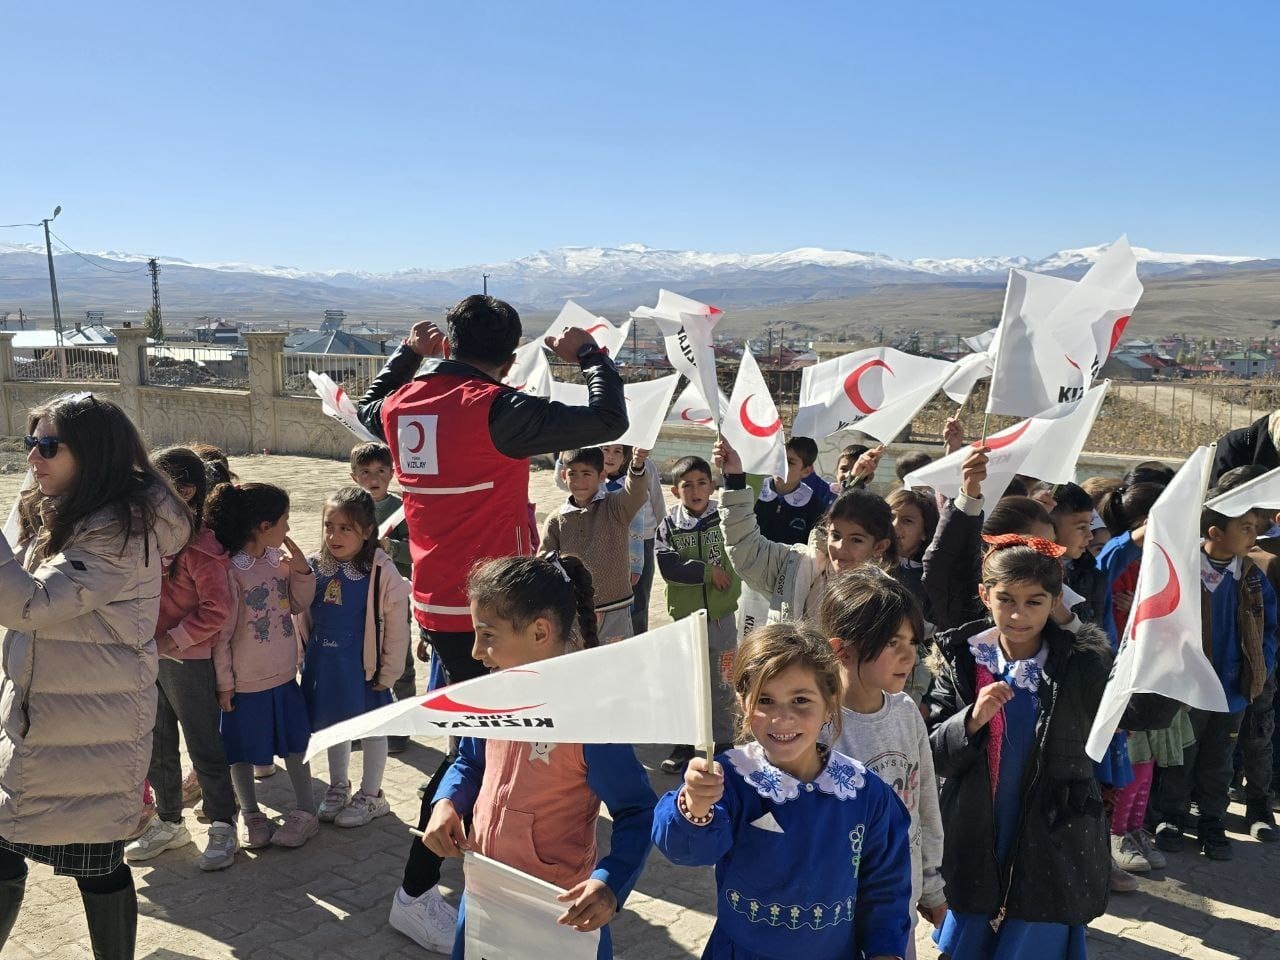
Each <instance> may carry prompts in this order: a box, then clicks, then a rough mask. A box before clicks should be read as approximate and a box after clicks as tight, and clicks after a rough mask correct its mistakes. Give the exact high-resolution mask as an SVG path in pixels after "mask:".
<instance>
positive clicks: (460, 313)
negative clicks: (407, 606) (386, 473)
mask: <svg viewBox="0 0 1280 960" xmlns="http://www.w3.org/2000/svg"><path fill="white" fill-rule="evenodd" d="M446 327H447V334H445V333H441V331H440V330H439V329H438V328H437V327H436V325H435V324H433V323H431V322H429V321H422V322H420V323H417V324H415V325H414V327H413V330H412V331H411V332H410V334H409V337H408V338H407V339H406V340H405V342H404V344H403V345H402V346H401V347H400V349H399V350H397V351H396V352H395V353H394V354H393V355H392V357H391V359H390V360H388V361H387V363H386V366H384V367H383V368H382V370H381V372H380V373H379V374H378V376H377V379H375V380H374V381H373V383H372V384H371V385H370V387H369V390H368V392H367V393H366V394H365V395H364V397H362V398H361V400H360V403H359V409H360V420H361V422H362V423H364V425H365V426H366V427H367V428H368V429H369V430H370V431H371V432H373V433H374V434H375V435H377V436H379V437H382V438H384V439H385V440H386V442H387V446H389V447H390V448H391V459H392V464H393V466H394V468H395V474H396V479H397V480H399V482H400V488H401V491H402V492H403V495H404V506H405V521H406V523H407V524H408V527H409V553H410V556H411V558H412V560H413V608H414V616H415V618H416V619H417V621H418V625H419V626H420V627H421V632H422V640H423V645H420V646H419V650H418V655H419V657H421V658H422V659H426V651H425V646H424V645H430V646H431V647H432V648H433V649H434V650H435V652H436V655H437V657H439V659H440V662H441V663H442V664H443V666H444V671H445V676H446V678H447V680H448V682H449V683H457V682H459V681H461V680H468V679H471V678H472V677H476V676H479V675H481V674H482V673H484V667H483V665H482V664H481V663H480V662H479V661H478V660H475V659H473V658H472V656H471V649H472V646H473V644H474V642H475V634H474V631H473V628H472V624H471V607H470V605H469V604H468V602H467V595H466V579H467V575H468V574H469V573H470V571H471V568H472V567H473V566H474V565H475V564H476V562H477V561H480V560H486V559H489V558H491V557H502V556H510V555H513V554H530V553H533V547H532V543H531V542H530V536H529V533H530V531H529V513H528V511H529V506H528V505H529V458H530V457H532V456H535V455H537V454H543V453H552V452H554V451H557V450H569V449H574V448H577V447H585V446H593V445H597V444H602V443H608V442H609V441H610V440H614V439H616V438H618V437H620V436H621V435H622V434H623V433H624V432H625V431H626V429H627V410H626V403H625V400H624V397H623V393H622V378H621V377H619V376H618V371H617V369H616V368H615V367H614V365H613V362H612V361H611V360H610V359H609V356H608V354H607V353H606V352H605V351H604V350H602V349H601V348H600V347H599V346H598V345H597V344H596V342H595V340H594V339H593V338H592V337H591V335H590V334H588V333H586V332H585V331H583V330H580V329H578V328H571V329H569V330H566V331H565V333H564V335H563V336H560V337H548V338H547V346H548V347H550V348H551V350H552V351H553V352H554V353H555V354H556V356H558V357H559V358H560V359H561V360H564V361H566V362H576V363H578V364H579V365H580V366H581V368H582V375H583V378H584V379H585V380H586V382H587V391H588V405H587V406H585V407H572V406H567V405H565V404H563V403H557V402H554V401H551V400H547V399H545V398H542V397H531V396H527V395H525V394H523V393H521V392H519V391H518V390H515V389H513V388H512V387H508V386H504V385H503V384H502V383H501V382H500V381H501V380H502V378H503V377H504V376H505V375H506V373H507V371H508V370H510V368H511V364H512V362H513V361H514V360H515V349H516V346H517V345H518V344H519V342H520V332H521V331H520V315H519V314H518V313H516V311H515V310H514V309H513V308H512V307H511V306H510V305H509V304H506V303H504V302H503V301H501V300H497V299H495V298H493V297H487V296H478V295H477V296H471V297H467V298H466V299H465V300H463V301H461V302H460V303H459V304H457V306H455V307H454V308H453V309H452V310H450V311H449V314H448V316H447V318H446ZM447 766H448V763H445V764H442V765H441V767H440V770H438V771H437V772H436V775H435V777H433V779H432V782H431V783H430V784H429V785H428V786H427V788H426V796H425V797H424V799H423V803H422V814H421V821H420V822H419V824H418V828H419V829H423V828H424V827H425V826H426V823H427V820H428V819H429V818H430V814H431V798H432V797H434V795H435V789H436V785H437V784H438V781H439V780H440V778H441V777H442V775H443V772H444V770H445V768H446V767H447ZM439 877H440V860H439V858H438V857H436V856H435V854H433V853H431V852H430V851H429V850H428V849H427V848H426V847H425V846H424V845H423V844H420V843H414V845H413V848H412V851H411V853H410V855H409V862H408V864H407V865H406V867H405V878H404V886H403V887H402V888H401V889H400V890H398V891H397V892H396V899H395V901H394V902H393V904H392V908H391V924H392V926H393V927H395V928H396V929H397V930H400V931H401V932H402V933H404V934H406V935H407V936H409V937H411V938H412V939H414V940H415V941H416V942H417V943H419V944H420V945H422V946H424V947H426V948H428V949H431V950H437V951H440V952H443V953H448V952H449V951H450V950H451V949H452V946H453V937H454V925H455V920H456V913H455V912H454V911H453V908H452V907H450V906H449V905H448V904H447V903H446V902H445V901H444V899H443V898H442V897H441V896H440V894H439V891H438V890H436V889H435V885H436V883H437V882H438V881H439Z"/></svg>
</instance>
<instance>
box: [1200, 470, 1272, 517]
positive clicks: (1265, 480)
mask: <svg viewBox="0 0 1280 960" xmlns="http://www.w3.org/2000/svg"><path fill="white" fill-rule="evenodd" d="M1204 507H1205V509H1206V510H1213V511H1215V512H1217V513H1220V514H1222V515H1223V516H1225V517H1238V516H1240V515H1241V514H1243V513H1248V512H1249V511H1250V510H1268V511H1276V510H1280V467H1276V468H1275V469H1274V470H1268V471H1267V472H1266V473H1264V474H1262V476H1260V477H1254V478H1253V479H1252V480H1250V481H1248V482H1247V483H1242V484H1240V486H1238V487H1236V488H1235V489H1234V490H1228V491H1227V492H1226V493H1224V494H1222V495H1221V496H1218V497H1214V498H1213V499H1212V500H1210V501H1209V502H1208V503H1206V504H1205V505H1204Z"/></svg>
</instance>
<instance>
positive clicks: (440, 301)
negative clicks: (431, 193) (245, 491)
mask: <svg viewBox="0 0 1280 960" xmlns="http://www.w3.org/2000/svg"><path fill="white" fill-rule="evenodd" d="M1133 249H1134V253H1135V254H1137V257H1138V261H1139V271H1140V273H1141V274H1143V275H1144V276H1148V277H1149V276H1156V275H1176V274H1180V273H1181V274H1193V273H1205V272H1214V273H1217V272H1221V271H1224V270H1231V269H1233V268H1236V267H1241V266H1244V267H1252V268H1256V267H1257V266H1259V265H1260V264H1262V261H1260V260H1259V258H1257V257H1244V256H1224V255H1220V254H1203V255H1201V254H1181V253H1162V252H1159V251H1154V250H1148V249H1146V248H1143V247H1134V248H1133ZM1105 250H1106V246H1105V245H1103V246H1094V247H1082V248H1079V249H1074V250H1060V251H1058V252H1056V253H1053V254H1050V255H1049V256H1047V257H1043V258H1041V259H1038V260H1032V259H1029V258H1027V257H1025V256H1008V257H1002V256H990V257H975V258H953V259H935V258H921V259H914V260H905V259H900V258H897V257H893V256H889V255H888V254H883V253H868V252H862V251H855V250H826V249H822V248H819V247H801V248H797V249H794V250H787V251H783V252H779V253H708V252H702V251H693V250H659V249H654V248H651V247H646V246H644V245H642V244H624V245H622V246H618V247H587V246H584V247H561V248H559V249H554V250H542V251H539V252H537V253H534V254H531V255H529V256H525V257H520V258H518V259H516V260H510V261H506V262H502V263H488V264H477V265H473V266H466V267H457V268H453V269H446V270H427V269H419V268H415V269H409V270H399V271H395V272H392V273H369V272H364V271H350V270H332V271H313V270H304V269H300V268H294V267H284V266H260V265H256V264H248V263H240V262H210V263H196V262H191V261H188V260H183V259H180V258H177V257H160V258H159V260H160V264H161V266H162V268H163V270H164V275H163V280H162V283H163V285H164V291H165V300H166V303H169V304H174V305H180V306H182V307H184V308H190V309H200V310H208V311H215V312H227V313H232V312H235V311H237V310H246V309H249V310H260V309H302V308H308V307H310V306H312V305H316V306H320V305H323V306H350V307H351V308H353V309H355V308H359V307H365V308H374V307H375V306H377V307H379V308H388V307H396V306H415V307H420V306H439V305H446V304H450V303H453V302H454V301H456V300H457V299H459V298H460V297H462V296H465V295H466V294H469V293H474V292H475V291H476V288H477V287H478V286H479V283H478V281H479V279H480V275H481V274H482V273H487V274H489V276H490V281H489V282H490V288H491V289H492V290H493V291H495V292H496V293H498V294H499V295H501V296H503V297H504V298H506V299H509V300H511V301H512V302H513V303H515V304H516V305H517V306H519V307H523V308H529V307H532V308H545V309H553V308H556V307H558V306H560V305H561V304H562V303H563V302H564V300H565V299H566V298H567V297H574V298H577V299H580V300H581V301H582V302H583V303H586V304H590V305H592V306H594V307H599V308H605V307H609V308H615V309H616V308H619V307H625V308H629V307H634V306H635V305H636V304H639V303H644V302H650V301H652V299H653V297H654V296H656V293H657V289H658V287H659V286H668V287H675V288H677V289H679V290H680V291H681V292H683V293H686V294H688V295H690V296H694V297H699V298H701V299H704V300H708V301H710V302H715V303H718V304H722V305H725V306H746V305H768V304H778V303H792V302H798V301H813V300H828V299H833V298H838V297H843V296H850V295H853V294H856V293H859V292H861V291H865V290H867V289H868V288H871V287H878V286H884V285H902V284H943V285H946V284H965V285H974V284H976V285H993V286H994V285H1000V284H1003V282H1004V278H1005V275H1006V273H1007V271H1008V270H1009V269H1010V268H1011V267H1013V268H1019V269H1029V270H1035V271H1040V272H1047V273H1055V274H1059V275H1063V276H1073V277H1075V276H1079V275H1081V274H1082V273H1084V271H1085V270H1086V269H1088V267H1089V265H1090V264H1092V263H1093V262H1094V261H1095V260H1096V259H1097V258H1098V256H1100V255H1101V254H1102V253H1103V252H1104V251H1105ZM86 256H87V257H88V259H89V260H90V261H93V263H86V262H85V261H84V260H82V259H80V258H77V257H73V256H71V255H69V254H56V255H55V260H56V266H57V271H58V279H59V288H60V290H61V291H63V296H64V299H65V298H67V297H70V298H71V299H73V300H83V301H85V302H89V303H93V304H94V305H97V304H98V303H99V302H101V303H102V304H103V305H105V306H110V305H113V304H114V303H116V302H118V301H119V300H120V298H122V297H126V298H127V299H128V300H130V301H134V300H136V299H138V293H139V291H140V290H141V289H142V285H144V284H145V282H146V275H145V272H143V270H142V268H143V265H144V262H145V260H146V259H147V258H146V257H145V256H143V255H139V254H133V253H121V252H118V251H106V252H103V253H98V254H92V255H86ZM95 264H96V266H95ZM0 265H2V266H3V269H0V278H4V279H0V308H5V307H7V306H9V305H10V304H12V305H15V306H16V305H19V304H20V303H22V302H24V301H28V300H37V301H38V300H39V299H41V298H44V297H46V296H47V293H48V286H47V283H48V280H47V274H46V266H45V255H44V248H43V247H42V246H39V245H36V244H0ZM130 266H135V267H137V270H136V271H129V270H128V267H130ZM99 268H101V269H99ZM135 273H136V276H135Z"/></svg>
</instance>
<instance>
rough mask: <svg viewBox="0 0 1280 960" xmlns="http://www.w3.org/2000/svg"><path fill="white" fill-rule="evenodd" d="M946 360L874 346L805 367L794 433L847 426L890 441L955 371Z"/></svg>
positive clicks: (818, 434)
mask: <svg viewBox="0 0 1280 960" xmlns="http://www.w3.org/2000/svg"><path fill="white" fill-rule="evenodd" d="M951 369H952V367H951V364H950V363H948V362H947V361H946V360H934V359H932V358H930V357H917V356H915V355H914V354H910V353H903V352H902V351H901V350H894V349H893V348H892V347H872V348H870V349H868V350H859V351H857V352H855V353H846V354H845V355H844V356H842V357H836V358H835V359H834V360H824V361H823V362H822V363H815V364H814V365H813V366H811V367H805V368H804V372H803V373H801V375H800V408H799V410H797V411H796V418H795V422H794V423H793V424H792V425H791V435H792V436H793V437H811V438H813V439H814V440H821V439H822V438H823V437H829V436H831V434H833V433H837V432H838V431H840V430H844V429H846V428H853V429H855V430H860V431H861V432H863V433H866V434H869V435H870V436H873V437H875V438H876V439H877V440H883V441H884V442H885V443H891V442H892V441H893V440H894V439H895V438H896V437H897V435H898V434H899V433H901V432H902V431H903V430H904V429H905V428H906V427H907V426H908V425H909V424H910V423H911V420H912V419H913V418H914V417H915V415H916V413H918V412H919V410H920V408H921V407H923V406H924V405H925V404H926V403H928V402H929V399H930V397H932V396H933V395H934V394H935V393H936V392H937V391H938V388H939V387H940V386H942V383H943V381H944V380H945V379H946V378H947V376H949V375H950V373H951Z"/></svg>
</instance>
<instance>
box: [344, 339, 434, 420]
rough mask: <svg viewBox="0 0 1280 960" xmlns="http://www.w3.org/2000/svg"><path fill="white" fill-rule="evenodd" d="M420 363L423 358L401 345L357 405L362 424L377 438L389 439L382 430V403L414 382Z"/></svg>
mask: <svg viewBox="0 0 1280 960" xmlns="http://www.w3.org/2000/svg"><path fill="white" fill-rule="evenodd" d="M420 363H422V358H421V357H420V356H418V355H417V354H416V353H414V352H413V351H412V350H410V349H409V348H408V347H406V346H405V345H404V344H401V345H400V347H399V349H398V350H396V352H395V353H393V354H392V355H391V359H390V360H388V361H387V362H386V363H385V364H384V365H383V367H382V369H381V370H379V371H378V375H377V376H376V377H374V378H373V383H371V384H369V389H368V390H366V391H365V394H364V396H363V397H361V398H360V399H359V401H358V402H357V403H356V409H357V410H358V412H359V415H360V422H361V423H363V424H364V426H365V429H366V430H368V431H369V432H370V433H372V434H373V435H374V436H375V437H381V438H382V439H383V440H386V439H387V435H386V432H385V431H384V430H383V429H382V401H384V400H386V399H387V397H389V396H391V394H393V393H395V392H396V391H397V390H399V389H400V388H401V387H403V386H404V385H405V384H406V383H408V382H409V381H410V380H412V379H413V377H414V374H416V373H417V372H418V365H419V364H420Z"/></svg>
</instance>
